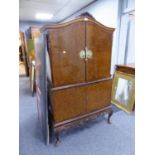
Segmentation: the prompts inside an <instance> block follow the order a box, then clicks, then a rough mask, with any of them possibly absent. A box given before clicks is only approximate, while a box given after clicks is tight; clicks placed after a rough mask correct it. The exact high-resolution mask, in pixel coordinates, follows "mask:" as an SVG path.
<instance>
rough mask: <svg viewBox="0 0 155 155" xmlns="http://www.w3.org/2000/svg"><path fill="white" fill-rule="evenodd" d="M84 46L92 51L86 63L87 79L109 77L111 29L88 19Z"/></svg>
mask: <svg viewBox="0 0 155 155" xmlns="http://www.w3.org/2000/svg"><path fill="white" fill-rule="evenodd" d="M86 46H87V49H88V50H91V51H92V57H91V58H88V60H87V63H86V79H87V81H93V80H97V79H102V78H104V77H110V67H111V46H112V31H108V30H105V29H104V28H102V27H101V26H99V25H97V24H95V23H92V22H89V21H88V22H87V23H86Z"/></svg>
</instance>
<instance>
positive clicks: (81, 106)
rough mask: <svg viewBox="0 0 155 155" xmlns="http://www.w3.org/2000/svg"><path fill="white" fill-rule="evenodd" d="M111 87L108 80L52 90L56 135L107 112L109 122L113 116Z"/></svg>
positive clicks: (51, 100)
mask: <svg viewBox="0 0 155 155" xmlns="http://www.w3.org/2000/svg"><path fill="white" fill-rule="evenodd" d="M111 87H112V80H111V79H108V80H103V81H99V82H95V83H91V84H88V85H87V84H86V85H78V86H75V87H74V86H73V87H69V88H67V87H66V88H64V89H58V90H51V92H50V104H51V115H52V120H51V123H52V126H53V131H54V133H57V134H58V133H59V132H60V131H61V130H64V129H67V128H70V127H75V126H79V125H80V124H83V123H84V122H87V121H88V120H91V119H95V118H96V117H98V116H100V115H103V114H104V113H105V112H106V113H108V114H109V117H108V122H109V119H110V116H111V114H112V109H111ZM57 134H56V135H57ZM57 139H58V138H57Z"/></svg>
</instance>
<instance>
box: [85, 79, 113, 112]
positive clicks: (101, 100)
mask: <svg viewBox="0 0 155 155" xmlns="http://www.w3.org/2000/svg"><path fill="white" fill-rule="evenodd" d="M111 89H112V80H107V81H103V82H100V83H96V84H92V85H90V86H88V87H87V104H86V105H87V106H86V107H87V108H86V109H87V112H90V111H94V110H97V109H100V108H104V107H106V106H109V105H110V104H111Z"/></svg>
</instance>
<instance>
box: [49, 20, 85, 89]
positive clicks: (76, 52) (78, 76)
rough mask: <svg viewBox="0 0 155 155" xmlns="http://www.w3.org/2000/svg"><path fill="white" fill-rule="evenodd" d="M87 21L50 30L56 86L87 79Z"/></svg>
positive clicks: (53, 75)
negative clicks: (81, 55) (85, 58)
mask: <svg viewBox="0 0 155 155" xmlns="http://www.w3.org/2000/svg"><path fill="white" fill-rule="evenodd" d="M84 48H85V23H84V22H78V23H72V24H70V25H65V26H62V27H58V28H53V29H51V30H49V55H50V62H51V68H52V73H53V74H52V80H53V84H54V86H61V85H66V84H74V83H80V82H84V81H85V62H84V59H82V58H80V51H81V50H84Z"/></svg>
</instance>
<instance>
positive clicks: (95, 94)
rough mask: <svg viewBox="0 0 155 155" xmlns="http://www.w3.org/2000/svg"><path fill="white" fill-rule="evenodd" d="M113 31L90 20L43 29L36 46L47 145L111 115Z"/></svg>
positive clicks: (39, 88)
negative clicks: (51, 139) (52, 138)
mask: <svg viewBox="0 0 155 155" xmlns="http://www.w3.org/2000/svg"><path fill="white" fill-rule="evenodd" d="M113 31H114V29H113V28H109V27H106V26H104V25H102V24H100V23H99V22H97V21H96V20H95V19H93V18H91V17H89V16H82V17H79V18H77V19H75V20H73V21H70V22H67V23H62V24H57V25H46V26H44V27H42V28H41V32H42V37H41V38H40V39H36V40H35V50H36V78H37V79H36V87H37V88H36V89H37V105H38V116H39V119H40V120H41V122H42V129H43V133H44V135H45V137H46V142H47V143H48V142H49V137H50V136H49V135H50V132H51V131H52V133H54V135H55V137H56V143H57V142H58V141H59V133H60V131H61V130H64V129H67V128H70V127H75V126H77V125H80V124H82V123H84V122H86V121H88V120H91V119H94V118H96V117H98V116H100V115H102V114H104V113H105V112H106V113H108V122H110V116H111V115H112V109H111V91H112V77H111V75H110V67H111V50H112V38H113Z"/></svg>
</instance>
